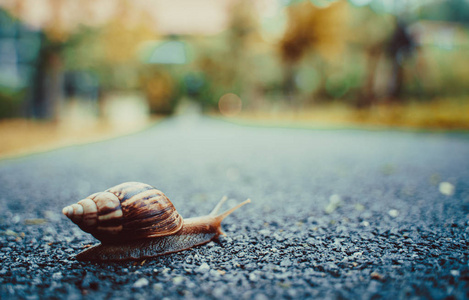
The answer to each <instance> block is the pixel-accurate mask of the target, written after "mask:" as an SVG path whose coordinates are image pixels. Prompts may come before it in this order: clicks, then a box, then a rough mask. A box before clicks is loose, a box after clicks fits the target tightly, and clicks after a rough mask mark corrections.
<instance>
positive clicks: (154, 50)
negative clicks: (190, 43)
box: [142, 41, 189, 65]
mask: <svg viewBox="0 0 469 300" xmlns="http://www.w3.org/2000/svg"><path fill="white" fill-rule="evenodd" d="M187 50H188V49H187V45H186V43H184V42H181V41H163V42H147V43H146V44H145V45H144V47H143V54H142V59H143V61H144V62H145V63H148V64H173V65H181V64H185V63H187V62H188V61H189V59H188V55H187V52H188V51H187Z"/></svg>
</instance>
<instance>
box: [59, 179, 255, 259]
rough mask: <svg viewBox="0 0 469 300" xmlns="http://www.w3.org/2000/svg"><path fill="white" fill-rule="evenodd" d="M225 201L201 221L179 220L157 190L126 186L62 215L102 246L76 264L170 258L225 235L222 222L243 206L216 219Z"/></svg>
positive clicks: (80, 203)
mask: <svg viewBox="0 0 469 300" xmlns="http://www.w3.org/2000/svg"><path fill="white" fill-rule="evenodd" d="M226 199H227V198H226V197H224V198H223V199H222V200H221V201H220V202H219V203H218V204H217V205H216V206H215V208H214V209H213V210H212V212H211V213H210V214H208V215H206V216H202V217H195V218H188V219H183V218H182V217H181V216H180V215H179V213H178V212H177V211H176V209H175V208H174V206H173V204H172V203H171V201H170V200H169V199H168V198H167V197H166V196H165V195H164V194H163V192H161V191H159V190H157V189H156V188H154V187H152V186H150V185H147V184H144V183H139V182H126V183H122V184H120V185H117V186H114V187H112V188H109V189H107V190H106V191H104V192H100V193H95V194H92V195H90V196H88V197H87V198H86V199H83V200H80V201H78V202H77V203H75V204H72V205H70V206H67V207H65V208H64V209H63V210H62V212H63V214H64V215H65V216H67V217H68V218H70V220H72V222H74V223H75V224H77V225H78V226H79V227H80V228H81V229H82V230H83V231H85V232H88V233H91V234H92V235H93V236H94V237H95V238H97V239H98V240H100V241H101V244H99V245H97V246H94V247H92V248H89V249H87V250H85V251H83V252H81V253H79V254H78V255H77V256H76V258H77V260H80V261H116V260H128V259H143V258H148V257H155V256H159V255H164V254H169V253H174V252H178V251H182V250H187V249H189V248H192V247H195V246H199V245H202V244H205V243H208V242H210V241H212V240H216V239H217V238H218V237H219V236H220V235H225V234H224V233H223V231H222V230H221V222H222V221H223V219H224V218H225V217H227V216H228V215H229V214H231V213H232V212H233V211H235V210H236V209H238V208H239V207H241V206H243V205H244V204H246V203H249V202H250V200H249V199H248V200H246V201H244V202H242V203H240V204H238V205H237V206H235V207H233V208H232V209H230V210H228V211H226V212H224V213H221V214H218V212H219V210H220V208H221V206H222V205H223V203H224V202H225V201H226Z"/></svg>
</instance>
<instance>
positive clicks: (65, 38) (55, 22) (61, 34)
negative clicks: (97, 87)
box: [0, 0, 155, 119]
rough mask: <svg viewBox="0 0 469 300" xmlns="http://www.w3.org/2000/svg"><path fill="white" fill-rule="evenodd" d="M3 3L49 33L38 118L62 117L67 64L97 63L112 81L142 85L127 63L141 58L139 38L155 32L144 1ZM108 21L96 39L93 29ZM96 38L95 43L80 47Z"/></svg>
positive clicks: (37, 81)
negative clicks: (64, 77) (64, 78)
mask: <svg viewBox="0 0 469 300" xmlns="http://www.w3.org/2000/svg"><path fill="white" fill-rule="evenodd" d="M0 6H2V7H4V8H5V9H6V10H8V11H9V12H11V13H12V15H14V16H16V17H17V18H18V19H19V20H21V21H22V22H24V23H25V24H28V25H29V26H31V27H32V28H36V29H38V30H41V31H42V32H43V33H44V34H43V35H42V40H41V44H40V45H41V49H40V54H39V56H38V59H37V65H36V75H35V77H34V80H33V83H32V93H30V94H31V97H30V99H31V100H30V102H31V103H30V106H31V111H32V112H33V116H34V117H38V118H50V119H57V117H58V114H59V110H60V106H61V102H62V100H63V95H62V93H63V89H64V80H63V76H64V75H63V73H64V70H65V69H67V68H77V67H78V68H85V66H88V67H90V68H97V69H99V71H102V72H101V73H102V75H103V76H101V79H103V78H104V79H107V80H108V81H107V83H109V84H111V82H113V81H116V80H117V81H119V80H120V82H119V83H118V84H116V85H118V86H125V84H128V83H129V82H131V83H130V84H131V85H132V84H133V86H135V85H137V84H138V76H135V75H134V76H132V75H130V76H129V74H133V73H135V70H134V69H132V68H126V67H127V66H128V64H129V62H131V61H132V60H133V61H136V53H135V52H136V50H137V47H138V45H139V43H140V42H141V41H143V40H145V39H149V38H154V37H155V32H154V31H153V30H154V28H153V26H150V25H149V23H148V22H149V20H150V18H149V16H148V14H147V11H145V9H144V7H145V6H144V5H141V3H140V2H138V1H130V0H119V1H103V0H84V1H68V0H42V1H35V0H4V1H1V2H0ZM105 24H107V25H106V26H105V27H104V29H103V30H101V31H99V32H100V35H99V36H98V35H95V36H94V38H95V39H94V40H92V37H91V38H90V32H91V31H90V30H88V29H87V28H89V27H92V26H96V25H100V26H102V25H105ZM95 33H96V32H95ZM93 34H94V33H93ZM90 41H93V43H90V44H87V45H86V46H85V47H84V48H85V49H83V47H81V49H80V46H82V45H83V44H84V43H85V42H90ZM74 54H80V55H81V56H80V55H78V56H76V55H74ZM90 61H94V62H95V63H97V65H96V64H93V63H90ZM80 63H83V64H82V65H81V64H80ZM122 70H124V71H122ZM129 77H131V79H130V80H129ZM104 82H106V80H104ZM123 83H124V84H123Z"/></svg>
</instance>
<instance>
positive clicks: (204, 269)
mask: <svg viewBox="0 0 469 300" xmlns="http://www.w3.org/2000/svg"><path fill="white" fill-rule="evenodd" d="M209 270H210V266H209V265H208V264H207V263H203V264H201V265H200V266H199V267H198V268H197V269H196V272H198V273H202V274H205V273H207V272H208V271H209Z"/></svg>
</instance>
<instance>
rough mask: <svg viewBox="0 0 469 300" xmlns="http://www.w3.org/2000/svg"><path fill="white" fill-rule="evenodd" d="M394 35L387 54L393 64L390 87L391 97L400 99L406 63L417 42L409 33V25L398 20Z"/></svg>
mask: <svg viewBox="0 0 469 300" xmlns="http://www.w3.org/2000/svg"><path fill="white" fill-rule="evenodd" d="M396 23H397V24H396V26H395V30H394V33H393V35H392V37H391V39H390V42H389V45H388V47H387V54H388V56H389V57H390V60H391V63H392V76H391V81H390V86H389V96H390V97H391V98H392V99H395V100H397V99H399V97H400V96H401V93H402V87H403V83H404V63H405V60H406V59H407V58H408V57H409V56H410V55H412V53H413V52H414V50H415V47H416V42H415V40H414V38H413V36H412V35H411V34H410V33H409V31H408V29H407V25H406V24H405V23H404V22H403V21H401V20H397V22H396Z"/></svg>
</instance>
